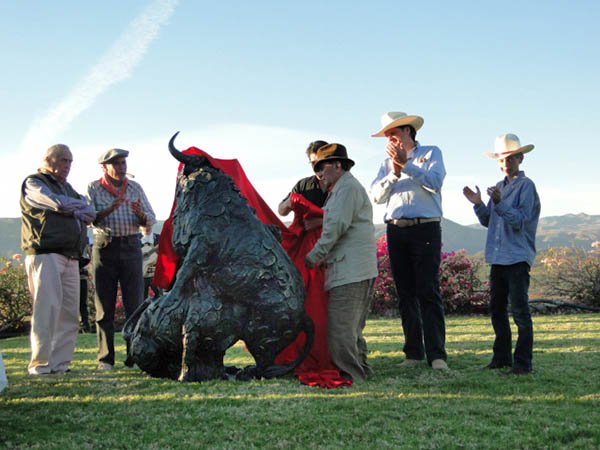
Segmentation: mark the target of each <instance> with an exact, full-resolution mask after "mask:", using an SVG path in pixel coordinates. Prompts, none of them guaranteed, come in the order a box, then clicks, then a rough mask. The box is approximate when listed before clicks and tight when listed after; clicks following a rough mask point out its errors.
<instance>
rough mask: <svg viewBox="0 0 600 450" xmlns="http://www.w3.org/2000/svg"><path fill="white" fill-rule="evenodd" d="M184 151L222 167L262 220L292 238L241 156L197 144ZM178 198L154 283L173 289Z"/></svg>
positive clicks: (163, 236)
mask: <svg viewBox="0 0 600 450" xmlns="http://www.w3.org/2000/svg"><path fill="white" fill-rule="evenodd" d="M183 153H185V154H186V155H200V156H205V157H206V158H208V160H209V161H210V163H211V165H212V166H213V167H216V168H218V169H221V170H222V171H223V172H224V173H226V174H227V175H229V176H230V177H231V178H232V179H233V182H234V183H235V185H236V186H237V188H238V189H239V190H240V193H241V194H242V195H243V196H244V197H245V198H246V200H248V204H249V205H250V206H252V207H253V208H254V209H256V216H257V217H258V219H259V220H260V221H261V222H262V223H264V224H268V225H269V224H273V225H277V226H278V227H279V228H280V229H281V234H282V239H284V240H286V239H287V238H288V236H289V235H290V232H289V231H288V229H287V228H286V227H285V225H284V224H283V222H281V220H279V218H278V217H277V216H276V215H275V213H274V212H273V211H272V210H271V208H269V205H267V203H266V202H265V201H264V200H263V199H262V197H261V196H260V195H259V194H258V192H256V190H255V189H254V187H253V186H252V184H250V181H249V180H248V177H246V174H245V173H244V170H243V169H242V166H241V165H240V163H239V162H238V160H237V159H216V158H213V157H212V156H210V155H209V154H208V153H206V152H204V151H203V150H200V149H199V148H196V147H190V148H188V149H187V150H184V151H183ZM179 169H181V164H180V165H179ZM175 201H176V200H175V199H174V200H173V207H172V208H171V214H170V215H169V218H168V219H167V220H166V221H165V223H164V225H163V228H162V231H161V233H160V240H159V243H158V259H157V261H156V270H155V272H154V278H153V280H152V283H153V284H154V286H157V287H159V288H161V289H168V288H169V285H170V284H171V281H172V280H173V278H174V276H175V271H176V270H177V261H178V260H179V257H178V256H177V255H176V254H175V250H173V244H172V243H171V237H172V236H173V212H174V211H175V206H176V203H175Z"/></svg>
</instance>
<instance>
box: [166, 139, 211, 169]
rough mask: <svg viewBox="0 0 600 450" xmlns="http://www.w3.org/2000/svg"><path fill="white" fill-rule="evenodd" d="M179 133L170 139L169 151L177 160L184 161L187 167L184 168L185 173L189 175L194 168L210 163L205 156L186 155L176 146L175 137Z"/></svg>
mask: <svg viewBox="0 0 600 450" xmlns="http://www.w3.org/2000/svg"><path fill="white" fill-rule="evenodd" d="M178 134H179V131H178V132H177V133H175V134H174V135H173V137H172V138H171V140H170V141H169V152H171V155H173V158H175V159H176V160H177V161H179V162H180V163H182V164H183V165H184V166H185V167H184V169H183V173H184V175H189V174H190V173H192V172H193V171H194V170H196V169H199V168H200V167H203V166H206V165H207V164H208V160H207V159H206V157H205V156H200V155H186V154H185V153H182V152H180V151H179V150H177V149H176V148H175V144H174V142H175V138H176V137H177V135H178Z"/></svg>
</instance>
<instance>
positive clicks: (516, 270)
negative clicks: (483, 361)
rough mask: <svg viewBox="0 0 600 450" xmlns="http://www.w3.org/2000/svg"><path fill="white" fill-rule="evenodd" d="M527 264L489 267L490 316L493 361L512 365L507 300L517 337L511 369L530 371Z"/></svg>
mask: <svg viewBox="0 0 600 450" xmlns="http://www.w3.org/2000/svg"><path fill="white" fill-rule="evenodd" d="M528 290H529V264H527V263H526V262H520V263H516V264H511V265H509V266H501V265H499V264H492V268H491V270H490V291H491V298H490V314H491V316H492V326H493V327H494V333H495V334H496V339H495V340H494V356H493V358H492V361H493V362H496V363H499V364H511V365H512V364H513V357H512V354H511V349H512V336H511V331H510V323H509V320H508V311H507V309H508V301H509V299H510V309H511V312H512V315H513V320H514V321H515V324H516V325H517V329H518V333H519V336H518V338H517V345H516V346H515V353H514V368H515V369H517V368H518V369H523V370H526V371H531V370H533V366H532V364H531V360H532V357H533V355H532V354H533V325H532V323H531V313H530V312H529V296H528V295H527V292H528Z"/></svg>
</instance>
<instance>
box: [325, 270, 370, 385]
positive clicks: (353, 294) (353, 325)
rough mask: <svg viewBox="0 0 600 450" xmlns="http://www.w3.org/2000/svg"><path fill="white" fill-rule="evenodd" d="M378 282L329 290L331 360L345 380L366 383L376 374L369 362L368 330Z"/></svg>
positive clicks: (328, 316)
mask: <svg viewBox="0 0 600 450" xmlns="http://www.w3.org/2000/svg"><path fill="white" fill-rule="evenodd" d="M373 282H374V279H370V280H364V281H359V282H357V283H349V284H344V285H342V286H338V287H334V288H332V289H331V290H330V291H329V312H328V315H327V344H328V346H329V354H330V356H331V361H332V362H333V364H335V366H336V367H337V368H338V369H339V371H340V373H341V375H342V376H344V377H350V378H351V379H352V381H354V382H357V381H363V380H365V379H366V378H367V377H368V376H370V375H371V374H372V373H373V370H372V369H371V366H370V365H369V364H368V363H367V352H368V350H367V342H366V341H365V338H364V337H363V334H362V330H363V329H364V327H365V323H366V320H367V314H368V312H369V306H370V305H371V299H372V297H373Z"/></svg>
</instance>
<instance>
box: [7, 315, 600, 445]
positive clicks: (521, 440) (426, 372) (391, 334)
mask: <svg viewBox="0 0 600 450" xmlns="http://www.w3.org/2000/svg"><path fill="white" fill-rule="evenodd" d="M534 330H535V344H534V367H535V370H536V373H535V374H533V375H527V376H512V375H511V376H502V375H500V373H499V372H498V371H481V370H479V368H480V367H481V366H483V365H485V364H487V363H488V362H489V360H490V357H491V348H492V341H493V332H492V328H491V325H490V323H489V319H488V318H486V317H460V316H459V317H457V316H453V317H449V318H448V319H447V350H448V363H449V365H450V368H451V370H450V371H448V372H433V371H432V370H431V369H430V368H428V367H421V368H416V369H399V368H398V364H399V363H400V362H401V361H402V360H403V358H404V356H403V353H402V343H403V337H402V328H401V326H400V321H399V320H398V319H385V320H384V319H375V320H370V321H369V322H368V324H367V328H366V330H365V331H366V337H367V341H368V344H369V349H370V361H371V363H372V366H373V368H374V370H375V375H374V376H373V377H372V378H371V379H370V380H369V381H367V382H365V383H362V384H359V385H355V386H353V387H351V388H341V389H333V390H327V389H320V388H311V387H308V386H304V385H301V384H300V383H299V382H298V381H297V380H296V379H295V378H293V377H286V378H283V379H276V380H258V381H251V382H246V383H245V382H237V381H211V382H206V383H188V384H181V383H178V382H176V381H171V380H163V379H153V378H150V377H149V376H147V375H145V374H144V373H142V372H141V371H140V370H138V369H135V368H134V369H129V368H126V367H125V366H123V364H122V361H123V359H124V356H125V354H124V353H125V346H124V342H123V341H122V340H121V339H120V338H117V339H116V342H117V344H120V345H119V346H118V347H117V358H118V360H119V363H118V365H117V370H115V371H114V372H113V373H98V372H96V371H95V367H96V361H95V353H96V340H95V336H94V335H79V337H78V340H77V348H76V354H75V360H74V363H73V365H72V372H71V373H69V374H65V375H48V376H44V377H30V376H28V375H27V374H26V366H27V363H28V359H29V340H28V338H27V337H19V338H11V339H5V340H0V349H1V350H2V354H3V357H4V363H5V366H6V369H7V376H8V381H9V386H8V387H7V388H6V389H5V390H4V391H3V392H2V393H0V447H2V448H23V449H25V448H27V449H34V448H39V449H48V448H61V449H63V448H67V449H87V448H89V449H98V448H111V449H112V448H118V449H129V448H132V449H133V448H143V449H171V448H172V449H180V448H182V449H187V448H232V449H237V448H240V449H246V448H319V449H321V448H331V449H345V448H351V449H352V448H356V449H363V448H366V449H379V448H442V449H446V448H476V449H482V448H497V449H516V448H535V449H539V448H551V449H554V448H565V449H574V448H586V449H592V448H599V447H600V315H599V314H580V315H562V316H536V317H534ZM513 331H514V330H513ZM515 336H516V332H515ZM252 362H253V360H252V358H251V357H250V355H249V354H248V353H247V352H246V351H245V349H244V348H243V346H242V345H241V344H239V343H238V344H237V345H236V346H234V347H232V348H231V349H230V350H229V351H228V353H227V360H226V363H227V364H234V365H237V366H243V365H247V364H251V363H252Z"/></svg>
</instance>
